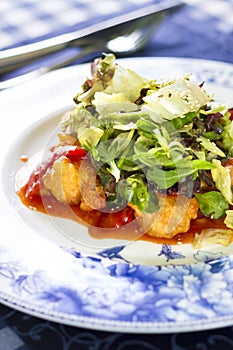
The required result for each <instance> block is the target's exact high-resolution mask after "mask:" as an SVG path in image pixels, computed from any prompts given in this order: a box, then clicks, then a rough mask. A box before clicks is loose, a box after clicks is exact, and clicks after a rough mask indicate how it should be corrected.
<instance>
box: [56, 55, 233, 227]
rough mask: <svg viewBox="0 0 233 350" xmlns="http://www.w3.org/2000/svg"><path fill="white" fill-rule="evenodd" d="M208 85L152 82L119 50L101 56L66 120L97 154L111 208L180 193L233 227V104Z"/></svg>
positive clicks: (149, 203) (186, 79) (151, 206)
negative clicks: (120, 58) (119, 57)
mask: <svg viewBox="0 0 233 350" xmlns="http://www.w3.org/2000/svg"><path fill="white" fill-rule="evenodd" d="M203 85H204V84H203V83H200V85H198V84H196V83H195V82H193V81H192V79H191V76H189V75H185V76H183V77H181V78H180V79H174V80H169V81H163V80H156V79H154V80H149V79H147V78H144V77H142V76H140V75H138V74H137V73H136V72H134V71H132V70H130V69H127V68H124V67H123V66H121V65H119V64H118V63H117V62H116V59H115V57H114V55H112V54H106V55H104V56H103V58H99V59H97V60H95V62H94V63H93V64H92V77H91V78H90V79H87V80H86V81H85V82H84V84H83V85H82V90H81V91H80V92H79V93H78V94H77V95H76V96H75V97H74V101H75V102H76V104H77V105H76V106H75V108H74V109H73V110H71V111H70V112H68V113H66V114H65V115H64V116H63V118H62V120H61V122H60V126H61V128H62V130H63V132H64V133H68V134H72V135H75V137H77V139H78V141H79V143H80V145H81V146H82V147H83V148H85V149H86V150H87V151H88V152H89V155H90V156H91V159H92V161H93V164H95V167H96V169H97V173H98V176H99V178H100V182H101V185H102V186H103V189H104V191H105V193H106V198H107V203H108V205H109V206H112V207H114V206H119V205H122V203H131V204H133V205H135V206H137V207H138V208H139V209H140V210H141V211H144V212H147V213H151V212H154V211H156V210H158V208H159V204H158V198H157V195H158V194H174V193H178V194H182V195H185V196H187V197H189V198H192V197H195V198H196V200H197V202H198V204H199V208H200V211H201V213H202V215H203V216H205V217H209V218H213V219H218V218H221V217H222V218H224V220H225V221H224V222H225V224H226V226H227V227H228V228H231V229H233V210H232V205H233V192H232V182H233V180H232V178H233V176H231V168H232V167H233V163H232V166H231V163H229V159H231V158H232V157H233V123H232V120H231V119H232V118H233V110H232V109H231V108H229V106H227V105H226V104H222V103H218V102H216V101H214V99H213V96H211V95H209V94H208V93H207V92H206V91H205V89H204V86H203ZM227 162H228V163H227Z"/></svg>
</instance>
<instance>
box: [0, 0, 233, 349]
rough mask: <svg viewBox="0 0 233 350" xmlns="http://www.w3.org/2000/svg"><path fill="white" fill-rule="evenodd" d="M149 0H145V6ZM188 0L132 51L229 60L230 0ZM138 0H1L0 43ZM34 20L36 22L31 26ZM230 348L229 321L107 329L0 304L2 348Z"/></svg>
mask: <svg viewBox="0 0 233 350" xmlns="http://www.w3.org/2000/svg"><path fill="white" fill-rule="evenodd" d="M153 2H154V1H153V0H147V1H144V2H143V6H144V5H146V4H152V3H153ZM187 2H188V4H186V5H185V6H184V7H183V8H182V9H180V10H179V11H178V12H176V13H174V14H173V15H171V16H170V17H168V18H166V19H165V20H164V21H163V22H162V24H161V25H160V26H159V28H158V29H157V30H156V32H155V33H154V35H153V37H152V39H151V40H150V42H149V43H148V44H147V46H146V47H145V48H144V49H143V50H141V51H140V52H138V53H137V54H134V55H131V57H136V56H139V57H143V56H150V57H168V56H169V57H193V58H203V59H209V60H218V61H224V62H229V63H233V0H209V1H202V0H189V1H187ZM68 3H69V6H68ZM106 3H108V6H106ZM49 4H50V6H49ZM140 4H141V1H138V0H128V1H124V6H123V4H122V2H119V1H117V0H109V1H103V0H102V1H99V2H98V7H95V5H93V6H94V8H93V7H91V0H86V1H81V0H79V1H74V0H71V1H69V2H67V1H64V0H57V1H54V2H51V3H50V2H39V1H32V0H18V1H17V2H15V1H14V0H2V1H1V10H0V18H1V21H0V38H1V40H0V46H1V47H0V49H4V48H9V47H14V46H16V45H19V44H24V43H30V42H32V41H36V40H39V39H41V38H46V37H48V36H51V35H54V34H61V33H62V32H66V31H69V30H72V29H76V28H77V25H76V23H77V18H79V24H83V23H85V21H87V19H90V17H91V16H93V17H92V21H95V20H96V21H99V20H100V16H101V17H104V18H107V17H108V16H110V15H112V13H113V11H115V13H118V12H119V13H120V12H121V11H126V10H127V11H128V10H129V9H130V8H137V7H138V6H142V5H140ZM120 5H122V7H120ZM88 6H89V8H88ZM90 8H91V9H92V12H91V13H90ZM109 8H111V11H110V10H109ZM88 9H89V12H88V11H87V10H88ZM15 11H16V12H17V17H15V16H13V13H14V12H15ZM30 16H31V17H30ZM88 16H89V17H88ZM16 18H17V19H16ZM25 19H26V20H25ZM32 21H33V23H34V24H36V25H34V26H31V25H30V23H32ZM232 348H233V327H226V328H221V329H214V330H209V331H201V332H187V333H176V334H123V333H111V332H101V331H93V330H88V329H82V328H77V327H71V326H65V325H62V324H57V323H54V322H50V321H46V320H42V319H39V318H36V317H33V316H30V315H27V314H24V313H22V312H18V311H16V310H13V309H11V308H9V307H7V306H5V305H0V350H37V349H38V350H39V349H43V350H47V349H49V350H51V349H56V350H60V349H61V350H74V349H78V350H87V349H88V350H110V349H113V350H125V349H127V350H131V349H134V350H137V349H138V350H149V349H150V350H185V349H190V350H198V349H200V350H219V349H221V350H226V349H232Z"/></svg>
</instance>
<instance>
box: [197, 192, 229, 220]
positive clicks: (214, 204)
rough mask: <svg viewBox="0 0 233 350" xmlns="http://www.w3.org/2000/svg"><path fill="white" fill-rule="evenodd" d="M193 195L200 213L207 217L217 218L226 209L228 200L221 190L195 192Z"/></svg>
mask: <svg viewBox="0 0 233 350" xmlns="http://www.w3.org/2000/svg"><path fill="white" fill-rule="evenodd" d="M195 197H196V199H197V201H198V203H199V206H200V210H201V212H202V214H203V215H205V216H207V217H211V218H213V219H218V218H220V217H222V216H223V215H224V214H225V212H226V210H227V209H228V202H227V200H226V199H225V198H224V197H223V195H222V194H221V192H218V191H210V192H206V193H203V194H200V193H196V195H195Z"/></svg>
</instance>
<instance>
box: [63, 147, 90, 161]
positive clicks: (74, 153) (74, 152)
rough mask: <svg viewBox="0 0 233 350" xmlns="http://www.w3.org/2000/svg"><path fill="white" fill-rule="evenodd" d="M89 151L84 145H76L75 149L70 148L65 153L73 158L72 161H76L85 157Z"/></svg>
mask: <svg viewBox="0 0 233 350" xmlns="http://www.w3.org/2000/svg"><path fill="white" fill-rule="evenodd" d="M87 153H88V152H87V151H86V150H85V149H84V148H82V147H78V146H77V147H76V148H75V149H70V150H69V151H67V152H66V153H65V156H66V157H67V158H69V159H70V160H71V162H75V161H77V160H79V159H80V158H81V159H82V158H84V157H86V155H87Z"/></svg>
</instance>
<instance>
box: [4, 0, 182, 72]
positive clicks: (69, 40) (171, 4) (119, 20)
mask: <svg viewBox="0 0 233 350" xmlns="http://www.w3.org/2000/svg"><path fill="white" fill-rule="evenodd" d="M183 5H184V3H183V2H181V1H180V0H164V1H162V2H161V3H157V4H153V5H150V6H147V7H144V8H142V9H137V10H134V11H131V12H129V13H127V14H122V15H119V16H116V17H114V18H111V19H107V20H105V21H102V22H101V23H98V24H93V25H90V26H88V27H85V28H83V29H80V30H77V31H74V32H70V33H67V34H62V35H59V36H55V37H53V38H50V39H45V40H42V41H39V42H35V43H31V44H27V45H23V46H19V47H16V48H11V49H6V50H2V51H0V68H1V69H2V68H7V67H8V68H10V66H11V65H12V66H13V65H17V64H22V63H23V64H25V62H26V61H30V60H33V59H36V58H39V57H42V56H44V55H48V54H50V53H53V52H56V51H59V50H63V49H64V48H66V47H69V46H75V45H84V44H87V43H88V42H89V41H90V40H91V38H92V37H93V36H94V35H103V34H104V35H106V30H108V31H111V32H112V33H116V32H117V31H118V30H119V29H120V26H124V25H127V23H128V22H131V21H134V20H136V19H139V18H142V17H145V16H148V15H152V14H154V13H159V12H162V11H164V10H167V11H171V12H173V11H176V10H178V8H180V7H181V6H183ZM8 70H9V69H8Z"/></svg>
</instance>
